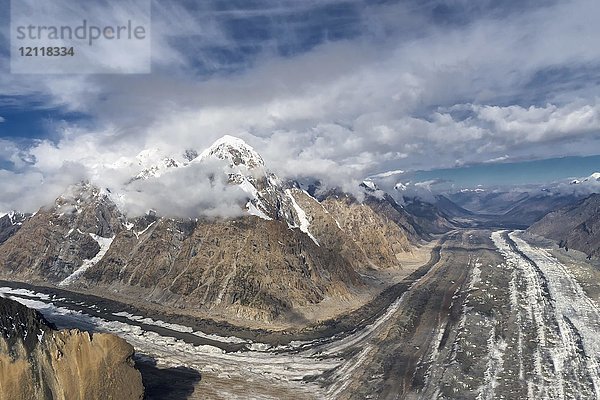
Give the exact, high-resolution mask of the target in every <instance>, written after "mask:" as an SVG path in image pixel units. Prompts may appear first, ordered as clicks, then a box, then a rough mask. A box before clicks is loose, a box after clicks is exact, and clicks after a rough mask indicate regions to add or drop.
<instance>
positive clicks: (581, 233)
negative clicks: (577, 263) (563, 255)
mask: <svg viewBox="0 0 600 400" xmlns="http://www.w3.org/2000/svg"><path fill="white" fill-rule="evenodd" d="M527 231H528V232H529V233H533V234H536V235H539V236H544V237H547V238H549V239H553V240H555V241H557V242H559V244H560V246H561V247H564V248H566V249H569V248H571V249H576V250H579V251H582V252H584V253H585V254H587V255H588V257H590V258H600V194H593V195H591V196H589V197H587V198H585V199H584V200H582V201H579V202H578V203H576V204H575V205H570V206H566V207H563V208H561V209H559V210H556V211H554V212H551V213H549V214H548V215H546V216H545V217H544V218H542V219H541V220H540V221H538V222H536V223H535V224H533V225H532V226H531V227H530V228H529V229H528V230H527Z"/></svg>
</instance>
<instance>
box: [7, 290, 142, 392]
mask: <svg viewBox="0 0 600 400" xmlns="http://www.w3.org/2000/svg"><path fill="white" fill-rule="evenodd" d="M132 356H133V347H131V346H130V345H129V344H127V342H125V341H124V340H123V339H120V338H118V337H116V336H113V335H109V334H94V335H93V336H92V335H91V334H89V333H87V332H80V331H78V330H63V331H57V330H55V329H54V327H53V326H52V325H51V324H49V323H48V322H47V321H46V320H45V319H44V318H43V317H42V316H41V314H39V313H38V312H36V311H34V310H31V309H28V308H27V307H25V306H23V305H21V304H19V303H17V302H15V301H12V300H9V299H5V298H1V297H0V398H2V399H10V400H13V399H14V400H21V399H22V400H26V399H27V400H30V399H39V400H46V399H48V400H51V399H74V400H77V399H80V400H84V399H124V400H128V399H135V400H138V399H140V400H141V399H142V398H143V396H144V388H143V386H142V378H141V375H140V373H139V372H138V371H137V370H136V369H135V368H134V367H133V361H132Z"/></svg>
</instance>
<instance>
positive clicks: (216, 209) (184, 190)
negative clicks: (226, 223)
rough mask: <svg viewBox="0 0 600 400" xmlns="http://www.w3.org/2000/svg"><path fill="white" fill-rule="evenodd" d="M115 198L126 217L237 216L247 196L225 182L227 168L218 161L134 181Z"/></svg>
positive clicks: (242, 209)
mask: <svg viewBox="0 0 600 400" xmlns="http://www.w3.org/2000/svg"><path fill="white" fill-rule="evenodd" d="M118 193H119V196H120V197H119V198H116V199H114V200H116V202H117V204H118V205H119V206H120V209H121V210H122V211H123V212H125V213H126V214H127V215H128V216H129V217H136V216H141V215H144V214H146V213H147V212H148V210H151V209H152V210H155V211H156V212H157V213H158V214H159V215H162V216H167V217H180V218H181V217H184V218H195V217H198V216H208V217H238V216H241V215H243V214H244V213H245V209H244V208H243V207H244V205H245V203H246V201H247V194H246V193H245V192H244V191H243V190H242V189H241V188H240V187H239V186H237V185H232V184H230V183H229V181H228V174H227V167H226V166H225V165H224V164H223V163H222V162H220V161H203V162H196V163H191V164H189V165H188V166H186V167H183V168H176V169H174V170H172V171H168V172H166V173H165V174H163V175H161V176H160V177H152V178H149V179H142V180H137V181H134V182H132V183H130V184H128V185H126V186H124V187H122V188H119V192H118Z"/></svg>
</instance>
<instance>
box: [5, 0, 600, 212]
mask: <svg viewBox="0 0 600 400" xmlns="http://www.w3.org/2000/svg"><path fill="white" fill-rule="evenodd" d="M15 1H17V0H15ZM19 1H28V2H31V3H32V4H35V1H39V0H19ZM103 1H105V2H106V1H107V0H103ZM122 1H125V2H126V1H128V0H122ZM108 3H110V1H108ZM98 4H101V3H98ZM0 7H2V8H3V9H5V10H6V9H7V7H8V2H7V0H0ZM106 10H107V11H106V15H101V17H105V18H106V20H110V18H111V15H110V11H109V10H110V9H109V8H108V7H107V8H106ZM598 17H600V3H598V1H597V0H565V1H550V0H539V1H528V2H522V1H512V0H510V1H508V0H507V1H492V0H481V1H477V2H473V1H468V0H446V1H443V0H426V1H417V0H406V1H391V0H388V1H385V0H379V1H366V0H365V1H360V0H321V1H316V0H283V1H282V0H244V1H242V0H239V1H238V0H235V1H234V0H208V1H202V2H193V1H183V0H180V1H154V2H153V3H152V27H151V28H152V29H151V30H152V59H153V61H152V73H151V74H137V75H136V74H134V75H119V74H104V75H83V74H81V75H71V76H66V75H43V74H42V75H19V74H10V72H9V64H10V60H9V58H8V57H9V56H8V46H9V39H8V37H9V22H10V21H9V18H8V16H7V15H6V13H3V15H2V16H0V22H1V23H2V26H3V29H2V31H1V32H2V34H1V35H0V121H2V122H0V179H2V182H3V184H4V186H5V187H6V188H10V190H8V189H7V190H6V193H9V194H6V193H5V194H4V195H0V208H7V207H12V206H13V204H14V203H15V202H16V201H17V199H22V198H23V196H29V197H31V200H30V201H27V202H25V204H27V206H28V207H30V208H35V207H36V206H37V205H38V203H40V202H43V201H47V198H49V197H50V196H51V195H55V194H56V193H59V192H60V191H61V190H62V189H64V186H65V185H66V184H68V183H69V182H71V181H75V180H78V179H81V178H82V177H83V178H87V179H91V180H94V179H98V180H99V182H98V183H99V184H101V183H102V184H103V183H104V182H100V181H102V179H103V178H102V176H103V175H104V173H103V171H104V170H105V169H106V166H107V165H114V163H116V162H120V161H122V160H123V159H127V158H129V159H131V158H133V157H135V156H136V154H138V153H139V152H140V151H143V150H144V149H148V148H153V149H158V151H159V152H161V154H164V155H170V154H179V153H181V152H182V151H183V150H185V149H187V148H197V149H202V148H204V147H206V146H208V145H209V144H210V143H212V141H214V140H215V139H216V138H218V137H220V136H222V135H225V134H229V135H234V136H239V137H242V138H243V139H245V140H246V141H247V142H249V143H250V144H252V145H253V146H254V147H255V148H256V149H257V150H258V151H259V152H260V153H261V154H263V156H264V158H265V160H266V161H267V163H268V165H269V167H270V168H272V169H273V170H274V171H275V172H277V173H278V174H280V175H282V176H284V177H288V178H303V177H307V176H314V177H317V178H319V179H321V180H322V181H324V182H326V183H327V184H329V185H332V186H334V185H336V186H341V187H342V188H345V189H348V190H350V189H351V188H353V187H355V186H356V184H357V182H360V181H361V180H362V179H363V178H364V177H366V176H369V175H372V174H376V173H380V172H384V171H387V170H395V169H403V170H415V171H417V170H418V171H423V170H429V171H431V170H433V171H434V172H429V173H427V174H425V175H426V176H428V177H429V176H432V177H433V176H437V177H440V178H443V177H446V178H447V177H450V176H453V178H452V179H455V180H460V181H461V182H462V181H467V180H468V179H470V178H465V176H466V175H464V174H465V173H467V172H468V173H472V174H473V175H472V176H473V177H474V178H473V179H475V178H477V179H480V178H479V177H480V176H484V177H486V178H487V180H488V181H489V182H490V183H491V184H496V183H500V182H502V183H506V182H507V181H511V180H514V182H515V183H527V182H535V181H539V180H540V179H541V178H540V176H541V175H540V172H539V170H538V169H537V167H536V166H537V165H547V166H548V168H544V172H543V173H542V175H543V176H544V177H543V179H544V180H551V179H553V178H556V179H558V178H562V177H564V175H565V174H567V171H569V172H568V176H571V175H572V174H577V173H579V171H582V172H584V171H588V170H589V169H590V168H592V167H591V165H593V164H594V163H597V161H598V158H597V157H596V158H589V156H597V155H598V154H600V99H599V97H600V90H599V89H600V48H599V47H598V46H597V43H596V42H597V38H598V37H600V27H599V26H598V24H597V20H598ZM132 57H133V56H132ZM99 61H104V62H106V61H107V60H99ZM108 61H110V60H108ZM561 157H569V158H566V159H564V160H566V161H560V162H559V163H562V164H561V165H563V167H561V168H551V167H550V166H551V165H554V164H553V162H547V163H546V164H544V162H543V161H542V163H541V164H537V163H527V162H528V161H532V160H538V161H539V160H552V159H556V158H561ZM586 157H587V158H586ZM590 160H591V161H590ZM511 163H517V164H516V167H506V166H504V165H506V164H511ZM465 166H469V168H464V167H465ZM456 168H459V169H456ZM512 168H519V173H518V174H515V173H514V172H513V171H514V170H513V169H512ZM465 171H466V172H465ZM570 171H572V172H570ZM41 182H43V184H44V185H46V186H45V187H44V189H43V195H38V189H36V188H39V187H41V186H40V185H41ZM46 193H47V195H46ZM2 196H4V197H2Z"/></svg>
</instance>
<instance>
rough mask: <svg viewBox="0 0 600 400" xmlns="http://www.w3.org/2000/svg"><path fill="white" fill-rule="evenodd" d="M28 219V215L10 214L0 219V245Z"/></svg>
mask: <svg viewBox="0 0 600 400" xmlns="http://www.w3.org/2000/svg"><path fill="white" fill-rule="evenodd" d="M29 217H30V215H28V214H23V213H18V212H11V213H9V214H6V215H4V216H3V217H1V218H0V244H2V243H4V242H6V241H7V240H8V238H9V237H11V236H12V235H14V234H15V233H17V232H18V231H19V229H21V226H23V223H24V222H25V221H26V220H27V219H28V218H29Z"/></svg>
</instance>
